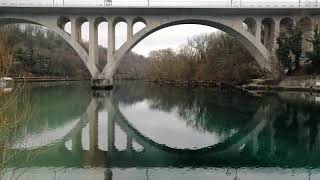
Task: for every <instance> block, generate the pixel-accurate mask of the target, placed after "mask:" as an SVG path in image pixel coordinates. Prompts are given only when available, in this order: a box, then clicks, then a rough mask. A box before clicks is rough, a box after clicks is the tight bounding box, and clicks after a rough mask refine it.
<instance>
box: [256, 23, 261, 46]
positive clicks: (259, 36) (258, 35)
mask: <svg viewBox="0 0 320 180" xmlns="http://www.w3.org/2000/svg"><path fill="white" fill-rule="evenodd" d="M261 26H262V23H261V21H257V27H256V38H257V41H258V42H261Z"/></svg>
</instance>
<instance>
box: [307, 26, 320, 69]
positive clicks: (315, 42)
mask: <svg viewBox="0 0 320 180" xmlns="http://www.w3.org/2000/svg"><path fill="white" fill-rule="evenodd" d="M309 42H311V43H312V46H313V51H311V52H308V53H307V56H308V58H309V59H310V60H311V61H312V63H313V64H316V65H319V64H320V29H319V26H318V25H317V26H316V27H315V29H314V32H313V37H312V39H311V40H309Z"/></svg>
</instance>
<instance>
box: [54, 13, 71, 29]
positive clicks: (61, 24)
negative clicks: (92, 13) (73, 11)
mask: <svg viewBox="0 0 320 180" xmlns="http://www.w3.org/2000/svg"><path fill="white" fill-rule="evenodd" d="M68 22H70V18H68V17H66V16H61V17H59V19H58V21H57V26H58V27H59V28H61V29H63V30H64V28H65V26H66V24H67V23H68Z"/></svg>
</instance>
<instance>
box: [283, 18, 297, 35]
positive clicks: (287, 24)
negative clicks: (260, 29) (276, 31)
mask: <svg viewBox="0 0 320 180" xmlns="http://www.w3.org/2000/svg"><path fill="white" fill-rule="evenodd" d="M294 26H295V21H294V20H293V19H292V18H290V17H284V18H282V19H281V20H280V33H286V32H288V30H289V29H291V28H293V27H294Z"/></svg>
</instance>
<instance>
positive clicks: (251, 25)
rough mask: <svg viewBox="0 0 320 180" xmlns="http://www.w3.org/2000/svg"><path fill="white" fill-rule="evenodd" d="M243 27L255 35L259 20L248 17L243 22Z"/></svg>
mask: <svg viewBox="0 0 320 180" xmlns="http://www.w3.org/2000/svg"><path fill="white" fill-rule="evenodd" d="M242 28H243V29H245V30H247V31H248V32H250V33H251V34H252V35H254V36H255V35H256V33H257V32H256V31H257V21H256V20H255V19H254V18H253V17H248V18H246V19H245V20H244V21H243V22H242Z"/></svg>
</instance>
